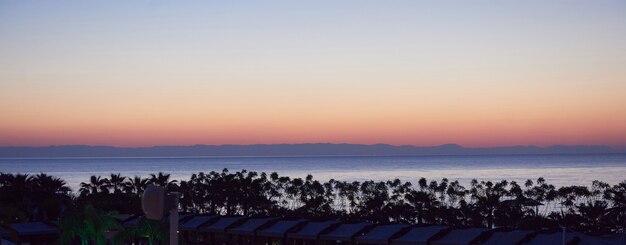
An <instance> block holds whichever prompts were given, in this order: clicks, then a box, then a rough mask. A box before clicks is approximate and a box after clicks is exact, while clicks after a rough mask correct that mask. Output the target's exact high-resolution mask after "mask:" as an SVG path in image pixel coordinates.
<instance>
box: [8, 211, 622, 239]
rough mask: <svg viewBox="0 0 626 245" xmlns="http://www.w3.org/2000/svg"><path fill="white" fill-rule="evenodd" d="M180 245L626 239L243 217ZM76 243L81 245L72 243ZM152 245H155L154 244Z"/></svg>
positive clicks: (32, 230)
mask: <svg viewBox="0 0 626 245" xmlns="http://www.w3.org/2000/svg"><path fill="white" fill-rule="evenodd" d="M119 217H121V218H122V220H120V224H121V225H122V226H123V227H125V228H135V227H137V226H138V223H139V222H138V220H141V217H140V216H128V215H120V216H119ZM181 217H182V218H181V219H180V222H179V230H180V239H181V244H188V245H193V244H233V245H235V244H241V245H247V244H250V245H262V244H263V245H265V244H268V245H269V244H281V245H315V244H320V245H331V244H371V245H376V244H380V245H422V244H423V245H467V244H489V245H492V244H493V245H496V244H497V245H506V244H512V245H513V244H532V245H543V244H567V245H586V244H590V245H595V244H597V245H620V244H626V235H625V234H613V235H604V236H591V235H586V234H582V233H578V232H571V231H562V230H561V231H558V230H552V231H549V230H541V231H531V230H512V229H507V228H496V229H488V228H477V227H448V226H437V225H435V226H430V225H408V224H394V223H384V224H374V223H369V222H356V223H344V222H339V221H336V220H321V219H315V220H310V219H302V218H278V217H244V216H220V215H207V214H201V215H181ZM0 232H1V233H0V234H2V240H1V241H2V243H1V244H2V245H5V244H59V234H60V231H59V228H58V227H57V226H56V225H55V224H53V223H44V222H31V223H19V224H12V225H10V226H8V227H4V228H2V229H1V230H0ZM108 233H109V235H108V237H109V238H108V241H107V244H149V241H148V237H146V236H137V237H134V238H133V239H130V240H127V241H124V242H121V243H120V242H117V243H116V242H115V241H114V239H112V237H115V235H116V233H119V231H116V230H111V231H109V232H108ZM76 244H80V243H78V242H76ZM155 244H159V243H158V242H155Z"/></svg>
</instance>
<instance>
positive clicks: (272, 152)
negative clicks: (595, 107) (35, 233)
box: [0, 143, 626, 158]
mask: <svg viewBox="0 0 626 245" xmlns="http://www.w3.org/2000/svg"><path fill="white" fill-rule="evenodd" d="M599 153H626V150H623V149H621V150H619V149H613V148H610V147H607V146H591V145H555V146H550V147H538V146H506V147H483V148H468V147H463V146H460V145H456V144H446V145H439V146H425V147H424V146H411V145H404V146H394V145H387V144H376V145H361V144H330V143H318V144H268V145H264V144H259V145H192V146H152V147H113V146H87V145H62V146H45V147H0V157H4V158H7V157H24V158H29V157H199V156H412V155H416V156H417V155H516V154H599Z"/></svg>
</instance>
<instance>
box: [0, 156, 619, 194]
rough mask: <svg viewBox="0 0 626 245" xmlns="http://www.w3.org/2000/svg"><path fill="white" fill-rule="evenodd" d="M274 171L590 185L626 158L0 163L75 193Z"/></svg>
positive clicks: (608, 176)
mask: <svg viewBox="0 0 626 245" xmlns="http://www.w3.org/2000/svg"><path fill="white" fill-rule="evenodd" d="M223 168H228V169H229V170H231V171H238V170H241V169H247V170H249V171H259V172H260V171H264V172H268V173H269V172H278V173H279V174H281V175H286V176H290V177H305V176H306V175H307V174H312V175H313V176H314V177H315V178H316V179H318V180H328V179H331V178H333V179H338V180H359V181H362V180H370V179H372V180H388V179H395V178H399V179H401V180H404V181H411V182H417V180H418V179H419V178H421V177H425V178H427V179H429V180H432V179H435V180H439V179H441V178H448V179H449V180H451V181H454V180H459V182H461V183H462V184H464V185H465V184H467V183H469V181H470V180H471V179H474V178H475V179H479V180H495V181H498V180H502V179H506V180H509V181H513V180H515V181H524V180H526V179H529V178H530V179H536V178H538V177H544V178H545V179H546V181H547V182H548V183H551V184H554V185H556V186H562V185H589V184H591V181H593V180H596V179H597V180H602V181H605V182H608V183H610V184H617V183H618V182H621V181H623V180H625V179H626V177H625V176H626V154H607V155H527V156H407V157H223V158H215V157H208V158H56V159H0V172H11V173H17V172H19V173H31V174H36V173H40V172H45V173H48V174H51V175H55V176H59V177H61V178H63V179H65V180H66V181H67V182H68V184H70V186H72V187H73V188H74V189H76V188H77V187H78V185H79V183H80V182H83V181H87V180H88V177H89V176H90V175H108V174H109V173H121V174H122V175H126V176H134V175H139V176H148V175H149V174H150V173H155V172H159V171H161V172H166V173H170V174H171V175H172V177H173V178H175V179H188V178H189V176H190V175H191V174H192V173H197V172H200V171H203V172H210V171H221V170H222V169H223Z"/></svg>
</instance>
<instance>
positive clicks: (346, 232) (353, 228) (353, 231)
mask: <svg viewBox="0 0 626 245" xmlns="http://www.w3.org/2000/svg"><path fill="white" fill-rule="evenodd" d="M372 226H374V225H373V224H372V223H366V222H362V223H354V224H341V225H339V226H338V227H337V228H336V229H334V230H332V231H330V232H329V233H326V234H321V235H320V240H325V241H345V242H350V241H352V238H353V237H355V236H357V235H360V234H362V233H363V231H364V230H366V229H368V228H369V227H372Z"/></svg>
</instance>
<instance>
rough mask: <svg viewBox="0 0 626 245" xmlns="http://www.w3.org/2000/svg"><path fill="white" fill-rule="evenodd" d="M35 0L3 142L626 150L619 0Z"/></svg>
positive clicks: (624, 31)
mask: <svg viewBox="0 0 626 245" xmlns="http://www.w3.org/2000/svg"><path fill="white" fill-rule="evenodd" d="M24 2H25V3H6V2H5V3H1V4H0V145H2V146H22V145H37V146H41V145H63V144H89V145H115V146H151V145H191V144H255V143H316V142H333V143H364V144H375V143H388V144H395V145H403V144H410V145H438V144H445V143H457V144H461V145H464V146H503V145H540V146H546V145H553V144H597V145H610V146H615V147H626V69H624V68H625V67H626V46H625V45H623V44H624V43H626V17H625V15H624V14H623V13H624V11H623V10H624V9H626V6H625V5H624V4H622V3H619V2H611V1H607V2H601V3H595V4H594V3H588V2H585V1H573V2H567V3H565V2H564V3H556V2H550V3H546V2H545V1H527V2H525V3H496V4H490V5H482V4H479V5H473V6H471V7H469V8H468V7H467V6H456V5H454V4H450V3H449V2H446V3H441V2H445V1H433V2H430V3H415V2H414V1H399V2H397V3H393V4H391V3H389V4H386V3H376V2H367V1H365V2H358V3H359V4H360V5H359V6H360V8H350V6H351V5H350V4H348V3H336V2H333V1H328V2H325V1H321V2H319V3H306V4H305V3H271V4H269V6H265V5H263V6H257V5H254V4H252V3H246V4H242V5H231V4H217V3H193V4H191V3H190V4H189V5H185V6H180V5H175V4H173V3H160V4H156V5H146V4H144V3H131V4H129V5H124V4H122V3H81V4H71V3H69V2H63V1H61V3H55V4H54V5H50V4H51V3H45V2H37V3H36V4H34V3H33V2H30V1H24ZM348 2H349V1H348ZM356 3H357V2H352V4H356ZM172 4H173V5H172ZM381 4H385V5H382V6H381ZM48 5H50V6H48ZM50 7H54V8H55V11H48V8H50ZM120 10H123V11H120ZM530 10H532V11H530ZM207 11H208V12H207Z"/></svg>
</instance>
